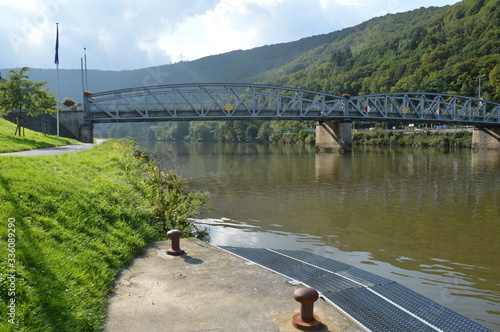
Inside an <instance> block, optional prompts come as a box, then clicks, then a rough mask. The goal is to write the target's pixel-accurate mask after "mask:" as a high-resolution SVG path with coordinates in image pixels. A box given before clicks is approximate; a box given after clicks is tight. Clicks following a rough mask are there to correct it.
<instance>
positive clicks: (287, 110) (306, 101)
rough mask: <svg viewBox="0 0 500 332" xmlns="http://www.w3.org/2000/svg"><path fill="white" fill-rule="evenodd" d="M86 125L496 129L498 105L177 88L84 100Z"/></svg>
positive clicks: (460, 99) (408, 96) (248, 87)
mask: <svg viewBox="0 0 500 332" xmlns="http://www.w3.org/2000/svg"><path fill="white" fill-rule="evenodd" d="M84 110H85V111H86V118H87V121H90V122H91V123H105V122H141V121H155V122H156V121H172V120H183V121H193V120H205V121H208V120H251V119H264V120H271V119H272V120H323V121H401V122H431V123H440V124H448V123H449V124H460V125H473V126H487V127H494V126H500V104H499V103H494V102H491V101H486V100H482V99H477V98H470V97H464V96H458V95H448V94H440V93H420V92H407V93H388V94H375V95H364V96H355V97H349V96H344V97H342V96H336V95H330V94H326V93H321V92H315V91H308V90H301V89H292V88H283V87H275V86H264V85H252V84H176V85H158V86H143V87H136V88H129V89H121V90H113V91H104V92H98V93H93V94H87V95H85V96H84Z"/></svg>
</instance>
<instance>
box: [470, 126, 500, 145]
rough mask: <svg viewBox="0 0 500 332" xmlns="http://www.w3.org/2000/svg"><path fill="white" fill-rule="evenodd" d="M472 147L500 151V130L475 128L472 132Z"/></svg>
mask: <svg viewBox="0 0 500 332" xmlns="http://www.w3.org/2000/svg"><path fill="white" fill-rule="evenodd" d="M472 147H473V148H475V149H495V150H500V128H498V127H495V128H487V127H475V128H474V131H473V132H472Z"/></svg>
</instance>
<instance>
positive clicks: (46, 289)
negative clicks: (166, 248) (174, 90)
mask: <svg viewBox="0 0 500 332" xmlns="http://www.w3.org/2000/svg"><path fill="white" fill-rule="evenodd" d="M2 125H3V126H5V123H3V122H2ZM2 128H4V127H2ZM8 130H9V131H10V128H9V129H8ZM2 139H3V137H2ZM54 143H55V142H54ZM2 144H3V143H2ZM35 144H39V143H35ZM144 172H145V170H144V165H143V164H141V163H140V162H139V161H138V160H137V159H136V158H134V156H133V153H132V151H130V147H129V148H127V147H126V146H124V145H123V143H120V142H119V141H110V142H106V143H104V144H103V145H102V146H99V147H96V148H94V149H92V150H89V151H85V152H80V153H77V154H66V155H61V156H54V157H36V158H30V157H15V156H0V221H1V223H0V248H2V250H1V251H0V257H1V258H0V272H1V274H2V275H1V276H0V280H1V282H0V297H1V298H2V301H1V303H0V330H1V331H11V330H12V331H13V330H15V331H99V330H102V328H103V324H104V317H105V314H106V304H107V295H108V292H109V291H110V290H111V288H112V285H113V281H114V279H115V277H116V276H117V274H118V273H119V271H120V270H121V269H122V268H123V267H124V266H125V265H126V264H127V263H129V262H130V261H131V260H132V259H133V257H135V256H136V255H137V254H138V253H139V252H141V250H142V248H143V247H144V246H145V244H146V243H148V242H150V241H153V240H157V239H158V238H159V235H158V234H159V232H158V227H157V226H155V225H153V223H152V221H151V220H153V218H152V215H153V212H151V209H150V208H149V207H150V204H149V203H148V202H147V198H146V197H147V196H148V194H147V193H146V192H145V191H146V189H145V186H144V185H143V183H142V182H141V181H143V180H142V179H144ZM8 224H10V225H11V226H12V227H13V228H15V233H12V232H11V235H9V231H8V229H9V225H8ZM12 234H13V235H12ZM12 238H14V239H15V253H14V255H15V256H8V254H9V252H8V250H7V249H8V248H9V243H12ZM14 257H15V261H8V258H14ZM8 263H13V264H14V266H9V265H8ZM12 270H14V271H15V272H12ZM8 276H15V290H14V291H15V295H13V294H12V287H11V283H10V282H9V279H7V278H6V277H8ZM9 293H11V294H9ZM12 298H15V301H16V302H15V303H16V308H15V314H16V316H15V319H16V322H17V326H13V325H12V324H11V323H9V322H8V319H9V318H10V317H9V316H8V315H7V314H8V308H7V306H6V304H7V303H9V301H10V300H11V299H12Z"/></svg>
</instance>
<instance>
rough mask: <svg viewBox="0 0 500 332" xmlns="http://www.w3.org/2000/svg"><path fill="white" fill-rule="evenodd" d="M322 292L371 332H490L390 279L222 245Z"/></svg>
mask: <svg viewBox="0 0 500 332" xmlns="http://www.w3.org/2000/svg"><path fill="white" fill-rule="evenodd" d="M221 248H222V249H224V250H226V251H228V252H230V253H232V254H234V255H236V256H239V257H242V258H244V259H246V260H249V261H252V262H255V263H257V264H259V265H261V266H263V267H265V268H267V269H269V270H271V271H274V272H276V273H278V274H281V275H283V276H286V277H288V278H291V279H293V280H296V281H298V282H300V283H302V284H303V285H305V286H308V287H311V288H314V289H316V290H317V291H318V292H319V293H320V295H321V296H322V297H323V298H324V299H325V300H326V301H327V302H329V303H330V304H332V305H333V306H335V307H337V308H338V309H340V310H341V311H343V312H344V313H345V314H347V315H348V316H350V317H351V318H352V319H354V320H356V321H357V322H358V323H359V324H361V325H362V326H364V327H365V328H366V329H367V330H369V331H383V332H385V331H455V332H458V331H467V332H472V331H490V330H489V329H488V328H486V327H484V326H482V325H480V324H478V323H476V322H474V321H472V320H470V319H467V318H466V317H464V316H462V315H460V314H458V313H456V312H454V311H452V310H450V309H447V308H445V307H443V306H441V305H439V304H437V303H435V302H433V301H431V300H429V299H427V298H426V297H424V296H421V295H419V294H417V293H415V292H414V291H412V290H410V289H408V288H406V287H403V286H401V285H400V284H398V283H396V282H394V281H391V280H389V279H386V278H383V277H380V276H377V275H375V274H372V273H369V272H366V271H363V270H361V269H358V268H355V267H353V266H351V265H348V264H344V263H341V262H338V261H335V260H333V259H329V258H326V257H323V256H319V255H316V254H313V253H310V252H306V251H295V250H274V249H261V248H242V247H230V246H221Z"/></svg>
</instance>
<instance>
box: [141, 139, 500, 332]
mask: <svg viewBox="0 0 500 332" xmlns="http://www.w3.org/2000/svg"><path fill="white" fill-rule="evenodd" d="M151 149H152V150H153V151H168V150H170V151H173V154H172V158H171V159H170V160H169V163H170V164H171V165H173V166H174V167H171V168H176V169H178V171H179V172H180V173H181V174H182V175H183V176H184V177H187V178H192V181H191V182H190V183H191V185H192V187H193V188H194V189H200V190H207V191H209V192H210V193H211V198H212V205H213V206H214V207H215V208H216V209H217V210H216V211H213V212H212V213H211V214H210V215H207V216H206V217H207V218H213V219H219V220H221V222H222V223H224V222H226V223H230V224H233V225H226V227H221V226H215V225H208V226H207V227H210V228H211V241H212V243H214V244H220V245H235V246H254V247H271V248H283V249H303V250H310V251H313V252H316V253H319V254H322V255H324V256H328V255H332V256H331V257H332V258H334V259H336V260H340V261H343V262H345V263H348V264H353V265H356V266H358V267H360V268H363V269H365V270H368V271H370V272H373V273H376V274H379V275H382V276H384V277H386V278H389V279H393V280H395V281H398V282H400V283H401V284H403V285H405V286H407V287H410V288H412V289H413V290H415V291H417V292H419V293H421V294H423V295H425V296H427V297H429V298H431V299H433V300H435V301H437V302H439V303H441V304H443V305H445V306H447V307H449V308H451V309H452V310H455V311H458V312H460V313H461V314H463V315H465V316H467V317H470V318H473V319H475V320H477V321H479V322H482V323H483V324H484V325H486V326H488V327H490V328H493V329H497V330H500V309H499V306H500V278H499V275H500V266H499V264H498V254H497V253H498V252H499V251H500V241H499V238H500V226H499V224H498V223H499V222H500V205H499V204H498V202H499V201H500V189H499V185H498V184H499V183H500V181H499V180H500V154H499V153H498V152H491V151H489V152H488V151H481V152H471V151H469V150H457V151H438V150H424V149H381V148H376V149H356V150H355V151H353V152H352V153H351V154H345V155H343V154H315V153H314V149H313V147H311V146H302V145H283V146H280V145H259V144H203V143H176V144H169V143H167V144H160V145H157V146H155V147H151ZM222 217H224V218H227V219H230V220H225V221H224V220H222ZM235 225H237V226H235Z"/></svg>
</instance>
